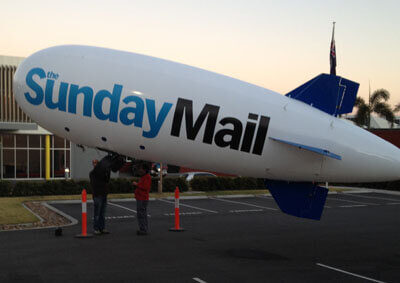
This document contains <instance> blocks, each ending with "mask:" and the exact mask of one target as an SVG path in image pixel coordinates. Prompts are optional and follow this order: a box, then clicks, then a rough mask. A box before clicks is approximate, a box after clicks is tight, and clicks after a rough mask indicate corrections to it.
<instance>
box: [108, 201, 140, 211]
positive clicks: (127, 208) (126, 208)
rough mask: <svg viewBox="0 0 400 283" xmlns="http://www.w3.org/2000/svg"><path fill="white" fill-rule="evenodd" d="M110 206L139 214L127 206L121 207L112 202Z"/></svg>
mask: <svg viewBox="0 0 400 283" xmlns="http://www.w3.org/2000/svg"><path fill="white" fill-rule="evenodd" d="M108 204H110V205H113V206H116V207H119V208H122V209H125V210H128V211H130V212H133V213H137V211H136V210H133V209H130V208H129V207H125V206H122V205H119V204H116V203H112V202H108Z"/></svg>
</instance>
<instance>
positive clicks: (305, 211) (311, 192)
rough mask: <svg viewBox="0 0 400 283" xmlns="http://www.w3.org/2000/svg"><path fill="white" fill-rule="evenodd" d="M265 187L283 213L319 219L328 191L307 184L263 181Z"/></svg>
mask: <svg viewBox="0 0 400 283" xmlns="http://www.w3.org/2000/svg"><path fill="white" fill-rule="evenodd" d="M265 185H266V186H267V189H268V190H269V191H270V193H271V195H272V197H273V198H274V199H275V201H276V203H277V204H278V206H279V208H280V209H281V210H282V211H283V212H284V213H287V214H290V215H294V216H297V217H301V218H309V219H314V220H320V219H321V215H322V211H323V210H324V205H325V201H326V196H327V195H328V189H326V188H323V187H319V186H317V185H315V184H313V183H307V182H286V181H274V180H265Z"/></svg>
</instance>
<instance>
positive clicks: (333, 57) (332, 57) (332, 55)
mask: <svg viewBox="0 0 400 283" xmlns="http://www.w3.org/2000/svg"><path fill="white" fill-rule="evenodd" d="M329 61H330V63H331V75H334V76H336V47H335V24H333V30H332V40H331V52H330V54H329Z"/></svg>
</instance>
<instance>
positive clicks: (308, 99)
mask: <svg viewBox="0 0 400 283" xmlns="http://www.w3.org/2000/svg"><path fill="white" fill-rule="evenodd" d="M359 86H360V85H359V84H358V83H356V82H353V81H350V80H348V79H345V78H342V77H338V76H334V75H328V74H321V75H319V76H317V77H315V78H313V79H312V80H310V81H308V82H306V83H305V84H303V85H301V86H299V87H298V88H296V89H294V90H292V91H291V92H289V93H288V94H286V96H288V97H290V98H293V99H296V100H300V101H302V102H304V103H307V104H309V105H311V106H313V107H315V108H317V109H319V110H321V111H324V112H326V113H328V114H330V115H334V116H337V115H340V114H345V113H351V112H352V111H353V107H354V103H355V101H356V97H357V92H358V87H359Z"/></svg>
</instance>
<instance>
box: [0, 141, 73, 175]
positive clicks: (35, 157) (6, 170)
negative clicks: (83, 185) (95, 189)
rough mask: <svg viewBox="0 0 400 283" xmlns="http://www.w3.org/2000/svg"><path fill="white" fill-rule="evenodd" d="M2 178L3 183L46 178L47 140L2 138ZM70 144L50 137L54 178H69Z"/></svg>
mask: <svg viewBox="0 0 400 283" xmlns="http://www.w3.org/2000/svg"><path fill="white" fill-rule="evenodd" d="M0 145H1V146H0V165H1V166H0V168H1V170H0V177H1V178H3V179H38V178H45V176H46V174H45V170H46V165H45V164H46V162H45V158H46V151H45V145H46V136H44V135H19V134H0ZM70 154H71V145H70V142H69V141H67V140H64V139H63V138H60V137H57V136H50V178H65V168H69V169H70V166H71V156H70Z"/></svg>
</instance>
